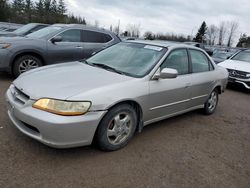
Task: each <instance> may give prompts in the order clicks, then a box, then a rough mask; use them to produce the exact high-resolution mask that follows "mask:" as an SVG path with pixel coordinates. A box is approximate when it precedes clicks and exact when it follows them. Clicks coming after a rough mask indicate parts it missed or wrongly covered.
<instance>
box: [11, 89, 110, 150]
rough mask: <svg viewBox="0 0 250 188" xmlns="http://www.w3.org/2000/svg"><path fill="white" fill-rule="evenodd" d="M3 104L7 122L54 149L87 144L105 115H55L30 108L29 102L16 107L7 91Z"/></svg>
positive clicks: (100, 113)
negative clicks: (7, 116)
mask: <svg viewBox="0 0 250 188" xmlns="http://www.w3.org/2000/svg"><path fill="white" fill-rule="evenodd" d="M11 87H12V86H11ZM6 101H7V105H8V115H9V117H10V120H11V121H12V122H13V124H14V125H15V126H16V127H17V128H18V129H19V130H20V131H21V132H22V133H24V134H25V135H27V136H29V137H31V138H33V139H35V140H38V141H39V142H42V143H44V144H46V145H48V146H51V147H55V148H70V147H77V146H86V145H90V144H91V143H92V140H93V138H94V134H95V131H96V128H97V126H98V124H99V122H100V121H101V119H102V117H103V116H104V115H105V113H106V111H97V112H88V113H87V114H85V115H82V116H59V115H55V114H52V113H48V112H45V111H41V110H38V109H35V108H33V107H32V104H33V103H34V101H33V100H28V101H27V102H26V103H25V104H20V103H19V102H18V101H17V100H16V99H15V96H14V95H13V94H12V92H11V90H10V89H9V90H8V91H7V92H6Z"/></svg>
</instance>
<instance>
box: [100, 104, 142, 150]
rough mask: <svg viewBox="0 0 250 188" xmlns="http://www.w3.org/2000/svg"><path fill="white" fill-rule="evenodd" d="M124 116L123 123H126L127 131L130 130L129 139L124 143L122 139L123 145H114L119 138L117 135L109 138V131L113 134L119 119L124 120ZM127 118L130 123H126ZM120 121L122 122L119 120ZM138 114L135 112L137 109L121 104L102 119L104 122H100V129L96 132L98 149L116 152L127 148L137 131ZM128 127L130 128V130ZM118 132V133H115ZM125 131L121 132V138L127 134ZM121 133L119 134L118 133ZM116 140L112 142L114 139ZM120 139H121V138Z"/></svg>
mask: <svg viewBox="0 0 250 188" xmlns="http://www.w3.org/2000/svg"><path fill="white" fill-rule="evenodd" d="M123 114H125V115H124V119H121V120H122V121H124V124H126V125H123V127H124V126H125V127H126V128H125V129H126V131H127V129H130V130H129V133H127V135H126V136H127V137H126V139H125V138H124V140H123V141H122V139H121V143H113V142H115V140H116V139H117V138H118V136H117V135H114V136H112V135H111V136H108V131H110V132H112V131H114V130H110V129H111V128H112V126H113V129H116V128H115V127H117V126H116V125H115V124H116V123H115V122H116V119H115V118H117V117H119V119H120V118H123V117H122V115H123ZM125 117H128V118H127V119H129V118H130V120H129V122H125V119H126V118H125ZM119 121H120V120H119ZM137 122H138V120H137V114H136V112H135V109H134V108H133V107H132V106H131V105H129V104H121V105H118V106H115V107H114V108H112V109H110V110H109V112H108V113H107V114H106V115H105V116H104V118H103V119H102V121H101V122H100V124H99V126H98V128H97V132H96V143H97V145H98V147H99V148H100V149H101V150H104V151H115V150H118V149H121V148H123V147H124V146H126V145H127V144H128V142H129V141H130V140H131V139H132V137H133V135H134V133H135V130H136V125H137ZM128 125H129V127H130V126H131V127H130V128H128ZM118 129H119V128H118ZM114 132H117V131H114ZM122 132H123V130H122V131H121V133H120V134H121V135H120V137H122V134H123V135H124V134H126V133H125V132H124V133H122ZM118 133H119V132H118ZM112 137H113V138H114V140H112V139H113V138H112ZM115 137H116V138H115ZM120 137H119V138H120Z"/></svg>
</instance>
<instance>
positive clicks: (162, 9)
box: [66, 0, 250, 35]
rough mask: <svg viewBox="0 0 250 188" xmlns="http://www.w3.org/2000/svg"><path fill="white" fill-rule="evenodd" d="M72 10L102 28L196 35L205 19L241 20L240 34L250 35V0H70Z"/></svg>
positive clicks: (210, 21)
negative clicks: (136, 26)
mask: <svg viewBox="0 0 250 188" xmlns="http://www.w3.org/2000/svg"><path fill="white" fill-rule="evenodd" d="M66 3H67V6H68V11H69V12H72V13H74V14H75V15H80V16H83V17H85V18H86V21H87V22H89V23H91V24H94V23H95V20H98V22H99V24H100V26H101V27H105V28H109V27H110V25H111V24H112V25H117V24H118V20H120V23H121V28H122V29H123V30H125V29H126V26H127V25H128V24H140V26H141V33H142V34H143V33H144V32H145V31H148V30H149V31H153V32H156V33H157V32H162V33H166V32H174V33H177V34H185V35H191V34H193V35H195V34H196V32H197V29H198V28H199V26H200V25H201V23H202V21H203V20H204V21H206V23H207V24H208V25H210V24H218V23H219V22H220V21H237V22H239V29H238V35H240V33H247V34H250V24H249V21H250V0H237V1H236V0H204V1H203V0H123V1H122V0H88V1H86V0H66Z"/></svg>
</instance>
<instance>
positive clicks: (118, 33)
mask: <svg viewBox="0 0 250 188" xmlns="http://www.w3.org/2000/svg"><path fill="white" fill-rule="evenodd" d="M114 32H115V33H116V34H117V35H120V33H121V31H120V20H118V24H117V26H115V28H114Z"/></svg>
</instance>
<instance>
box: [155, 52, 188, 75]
mask: <svg viewBox="0 0 250 188" xmlns="http://www.w3.org/2000/svg"><path fill="white" fill-rule="evenodd" d="M176 50H185V51H186V52H187V56H188V73H187V74H181V75H178V76H185V75H188V74H191V73H192V69H191V67H192V64H191V61H190V57H189V51H188V49H187V48H184V47H180V48H175V49H173V50H171V51H170V52H169V54H168V55H167V57H165V59H164V60H163V61H162V63H161V64H160V66H159V68H161V66H162V65H163V63H164V62H165V61H166V60H167V58H168V57H169V56H170V55H171V54H172V53H173V52H174V51H176Z"/></svg>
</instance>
